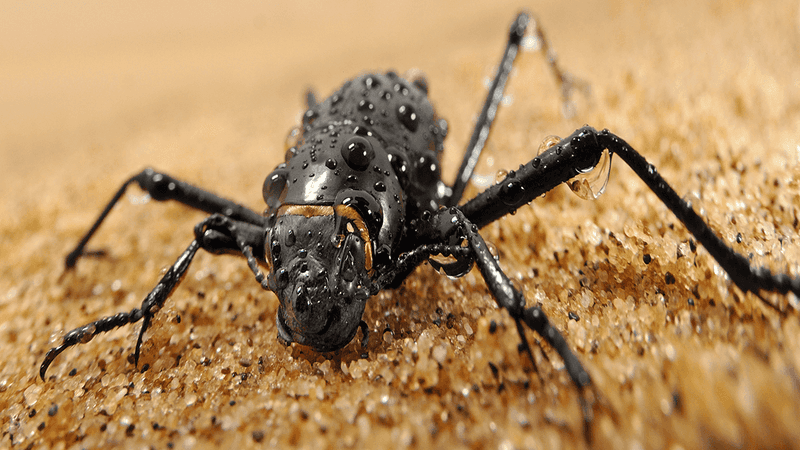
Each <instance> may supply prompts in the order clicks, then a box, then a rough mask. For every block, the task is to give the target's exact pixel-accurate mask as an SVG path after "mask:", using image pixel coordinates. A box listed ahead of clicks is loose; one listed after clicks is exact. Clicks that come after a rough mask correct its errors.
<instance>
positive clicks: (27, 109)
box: [0, 0, 800, 449]
mask: <svg viewBox="0 0 800 450" xmlns="http://www.w3.org/2000/svg"><path fill="white" fill-rule="evenodd" d="M522 8H528V9H529V10H531V11H532V12H534V13H535V14H536V15H537V17H538V18H539V19H540V22H541V23H542V25H543V27H544V29H545V31H546V32H547V33H548V36H549V37H550V41H551V44H552V46H553V48H554V49H555V50H556V51H557V52H558V55H559V57H560V58H561V62H562V64H563V65H564V67H565V68H566V69H567V70H569V71H570V72H571V73H573V74H575V75H576V76H578V77H581V78H582V79H584V80H586V81H587V82H588V83H589V84H590V86H591V89H592V91H591V95H590V96H589V97H578V99H577V102H576V105H575V106H576V110H575V115H574V117H572V118H569V119H567V118H565V117H564V116H563V115H562V114H561V103H560V99H559V93H558V91H557V88H556V84H555V82H554V80H553V77H552V76H551V74H550V73H549V72H548V69H547V65H546V64H545V63H544V59H543V58H542V57H541V55H539V54H537V53H535V52H526V53H525V54H524V55H522V58H521V60H520V62H519V64H518V67H517V69H516V70H515V72H514V75H513V77H512V79H511V82H510V86H509V91H508V99H507V101H506V102H505V104H504V106H503V107H502V108H501V111H500V113H499V115H498V120H497V127H496V128H495V130H494V131H493V135H492V139H491V144H490V146H489V147H488V148H487V150H486V154H485V156H484V161H483V162H482V163H481V164H480V165H479V166H478V169H477V175H478V177H476V181H477V182H478V184H481V183H482V184H483V185H486V184H487V183H492V182H493V181H494V179H495V174H496V173H497V172H498V171H500V170H501V169H513V168H515V167H517V166H518V165H519V164H521V163H524V162H527V161H528V160H530V159H531V158H532V157H533V156H534V155H535V153H536V149H537V148H538V146H539V144H540V143H541V142H542V141H543V140H544V139H545V137H546V136H548V135H560V136H565V135H568V134H570V133H571V132H572V131H573V130H574V129H576V128H577V127H579V126H581V125H583V124H585V123H588V124H591V125H593V126H595V127H597V128H604V127H607V128H609V129H611V130H612V131H614V132H616V133H617V134H619V135H620V136H622V137H623V138H625V139H626V140H627V141H628V142H630V143H631V144H632V145H633V146H634V147H635V148H637V149H638V150H639V151H641V152H642V153H643V154H644V155H645V156H646V157H647V158H648V160H650V162H652V163H653V164H654V165H655V166H656V167H658V168H659V170H660V171H661V173H662V174H663V176H664V177H665V178H666V179H667V180H668V181H669V182H671V183H673V185H674V186H675V188H676V190H677V191H678V192H679V193H680V194H681V195H683V196H686V197H687V198H689V199H690V200H691V201H692V202H693V204H695V206H696V207H697V209H698V210H701V213H702V214H703V216H704V217H705V218H706V219H707V220H708V221H709V222H710V223H711V225H712V226H713V228H714V229H715V230H718V232H719V233H720V235H721V236H722V237H723V238H724V239H725V240H726V241H727V242H730V243H731V244H732V245H733V246H734V248H735V249H737V250H738V251H740V252H742V253H744V254H746V255H751V254H752V261H754V262H756V263H758V264H760V265H767V266H769V267H771V268H772V269H773V270H776V271H782V272H789V273H791V274H793V275H794V276H800V240H799V239H798V230H800V226H799V225H798V220H799V219H800V136H799V135H798V134H799V133H800V131H798V130H800V90H798V85H799V84H800V59H798V56H797V55H798V54H800V6H799V5H798V2H797V1H788V0H775V1H772V2H747V1H745V2H738V3H736V4H733V3H732V2H721V1H675V2H669V3H668V4H666V3H665V4H663V5H662V4H659V3H655V4H653V2H617V1H610V2H598V1H590V2H557V1H545V2H536V3H535V4H527V5H526V4H519V3H511V2H506V1H500V2H485V3H477V2H470V3H468V4H463V3H461V2H445V3H435V4H432V5H428V6H425V7H422V8H421V9H420V7H418V6H416V5H413V4H411V3H404V2H392V3H388V2H387V3H385V4H380V5H379V4H373V5H355V4H354V5H349V6H346V7H336V6H328V5H327V4H320V5H307V4H298V6H286V5H284V6H268V5H260V4H254V3H246V2H241V3H238V2H234V3H232V4H230V3H229V4H226V6H219V7H212V6H200V7H199V6H197V5H196V4H195V3H194V2H172V3H169V4H163V2H136V3H133V4H130V5H125V6H122V7H120V6H110V5H107V4H105V3H104V2H93V3H88V4H84V5H83V6H72V5H66V4H63V5H61V4H56V5H53V4H51V3H50V2H26V3H25V4H24V5H22V4H21V5H19V6H3V7H0V16H3V17H4V18H5V19H6V22H7V23H6V24H4V25H3V26H2V27H0V42H2V43H3V44H2V46H0V49H2V50H0V67H2V70H0V86H2V88H1V89H0V104H1V105H2V108H0V161H2V162H1V163H0V179H2V183H0V235H2V239H0V254H2V255H3V257H2V260H0V316H1V317H0V411H2V415H0V447H14V448H98V447H110V446H114V447H125V448H144V447H148V448H149V447H151V446H152V447H153V448H172V447H174V448H218V447H221V448H234V447H236V448H242V449H244V448H251V447H275V446H277V447H280V448H287V447H299V448H324V447H336V448H341V447H378V448H380V447H391V448H403V447H416V448H429V447H434V446H438V447H448V448H542V449H544V448H559V447H566V448H572V447H575V448H582V447H592V446H594V447H597V448H674V449H678V448H700V447H744V448H752V447H755V446H760V447H771V448H797V447H800V427H798V426H797V418H798V417H800V376H799V375H798V368H800V321H799V320H798V318H800V313H799V312H798V309H799V308H800V307H799V306H798V300H797V298H795V297H793V296H780V295H766V296H765V297H766V299H767V300H769V301H772V302H775V303H776V304H778V305H780V308H781V309H782V310H783V311H784V312H783V313H779V312H776V311H775V310H774V309H772V308H770V307H767V306H766V305H765V304H764V303H763V302H762V300H760V299H759V298H758V297H756V296H753V295H750V294H748V295H745V294H743V293H742V292H741V291H740V290H738V289H737V288H736V287H734V286H733V285H732V284H731V282H730V280H729V279H727V278H726V276H725V274H724V273H723V272H722V271H721V269H720V268H719V266H718V265H716V263H715V262H714V261H713V259H712V258H711V257H710V256H709V254H708V253H707V252H705V250H704V249H702V248H701V247H697V248H694V247H693V245H692V243H693V241H692V238H691V236H690V235H689V233H688V232H687V231H686V230H685V229H684V228H683V227H682V225H681V224H680V223H679V222H677V220H676V219H675V218H674V216H673V215H672V214H671V213H670V212H669V211H668V210H667V209H666V208H665V207H664V206H663V205H662V204H661V203H660V202H659V201H658V200H657V198H656V197H655V196H654V195H653V194H652V193H650V192H649V191H648V190H647V187H646V186H645V185H644V184H643V183H642V182H640V181H639V180H638V179H637V178H636V177H635V175H634V174H633V172H632V171H631V170H630V169H628V168H627V167H625V166H624V164H622V162H621V161H620V160H618V159H615V160H614V161H613V168H612V172H611V177H610V180H609V183H608V187H607V191H606V193H605V194H604V195H603V196H601V197H600V198H599V199H597V200H594V201H585V200H582V199H579V198H578V197H577V196H575V195H573V194H572V193H571V192H570V191H569V190H568V189H567V188H565V187H560V188H558V189H556V190H554V191H553V192H551V193H549V194H547V195H546V196H545V197H544V198H540V199H537V200H536V201H535V202H533V203H532V204H531V205H530V206H526V207H523V208H521V209H520V210H519V211H517V213H516V214H515V215H513V216H509V217H507V218H504V219H502V220H500V221H498V222H497V223H495V224H492V225H490V226H487V227H486V228H485V229H484V230H483V232H482V233H483V235H484V236H485V238H486V239H487V241H489V242H491V243H492V244H493V245H494V246H495V247H496V248H497V252H498V256H499V261H500V264H501V266H502V267H503V268H504V269H505V270H506V271H507V272H508V274H509V275H510V276H511V277H512V278H513V279H515V280H516V282H517V283H518V285H519V286H521V287H522V288H523V290H524V292H525V293H526V296H527V298H528V301H529V304H535V303H541V304H542V307H543V309H544V310H545V312H546V313H547V314H548V315H549V317H550V318H551V319H552V321H553V323H554V324H555V325H556V326H557V327H558V328H559V329H560V330H561V331H562V333H563V334H564V335H565V337H566V339H567V341H568V342H569V344H570V346H571V348H573V349H574V351H575V352H576V354H577V355H578V357H579V358H580V360H581V361H582V362H583V364H584V365H585V366H586V368H587V370H588V371H589V373H590V374H591V376H592V378H593V383H594V386H595V388H596V390H597V392H598V396H597V398H598V401H597V402H596V403H595V406H594V409H593V413H594V419H593V422H592V427H591V428H592V441H591V442H587V441H586V440H585V438H584V435H583V432H582V427H581V412H580V408H579V404H578V392H577V391H576V389H575V388H574V387H573V385H572V384H571V382H570V380H569V378H568V377H567V374H566V372H565V370H564V369H563V364H562V362H561V361H560V360H559V358H558V356H557V355H556V353H555V352H554V351H552V349H550V348H548V347H547V346H543V347H542V349H540V348H539V347H535V354H536V359H537V365H538V367H539V374H538V375H537V374H536V373H535V372H533V370H532V366H531V364H530V362H528V361H526V360H525V358H524V355H521V354H520V353H519V352H518V350H517V345H518V343H519V339H518V337H517V335H516V330H515V328H514V324H513V321H511V320H510V318H509V317H508V315H507V314H506V313H505V312H503V311H500V310H498V309H497V307H496V306H495V303H494V301H493V299H492V298H491V296H490V295H489V293H488V291H487V289H486V287H485V285H484V283H483V281H482V280H481V278H480V275H479V273H478V272H477V271H475V270H473V271H472V272H470V273H469V274H468V275H466V276H465V277H463V278H461V279H458V280H450V279H448V278H447V277H445V276H442V275H440V274H438V273H436V272H435V271H434V270H433V269H432V268H431V267H429V266H424V267H421V268H419V269H418V270H417V271H416V272H414V273H413V274H412V275H411V276H410V277H409V278H408V280H407V281H406V282H405V284H404V285H403V286H402V287H401V288H399V289H397V290H394V291H386V292H382V293H381V294H380V295H378V296H376V297H374V298H373V299H371V300H370V303H369V304H368V306H367V310H366V312H365V315H364V320H365V321H366V322H367V324H368V325H369V328H370V331H371V339H370V342H369V346H368V348H367V351H366V353H367V357H366V358H362V357H361V353H362V349H361V348H360V346H359V345H358V343H357V342H352V343H351V344H350V345H348V346H347V347H345V348H344V349H342V350H341V351H339V352H334V353H329V354H318V353H315V352H313V351H311V350H309V349H304V348H301V347H298V346H292V347H288V348H287V347H284V346H283V345H281V344H280V343H279V342H278V341H277V340H276V329H275V321H274V313H275V310H276V308H277V304H278V302H277V298H276V297H275V296H274V295H273V294H271V293H267V292H264V291H262V290H261V289H260V287H259V286H258V284H257V283H256V282H255V281H254V280H253V277H252V275H251V274H250V273H249V271H248V270H247V267H246V265H245V263H244V261H243V260H242V259H240V258H236V257H233V256H212V255H208V254H200V255H199V256H198V257H197V258H196V260H195V262H194V264H193V266H192V269H191V270H190V272H189V274H188V276H187V278H186V279H185V280H184V282H183V284H182V285H181V286H180V287H179V288H178V289H177V290H176V292H175V293H174V294H173V296H172V297H171V298H170V300H169V301H168V302H167V304H166V305H165V307H164V309H162V310H161V311H160V312H159V313H158V314H157V316H156V317H155V319H154V323H153V326H152V328H151V330H150V331H148V333H147V335H146V342H145V345H144V347H143V355H142V359H141V361H140V364H139V367H138V368H136V367H134V366H133V364H132V363H131V362H130V361H129V355H130V354H131V353H132V351H133V347H134V345H135V342H136V335H137V333H138V325H135V326H129V327H125V328H123V329H120V330H117V331H114V332H111V333H108V334H105V335H101V336H98V337H97V338H95V339H94V340H93V341H92V342H91V343H89V344H86V345H81V346H78V347H75V348H73V349H70V350H68V351H67V352H65V353H64V354H63V355H62V356H61V357H59V358H58V359H57V360H56V361H55V362H54V363H53V365H52V367H51V368H50V371H49V372H48V378H47V380H46V381H44V382H43V381H42V380H40V379H39V378H38V366H39V364H40V363H41V361H42V358H43V356H44V354H45V352H46V351H47V349H48V348H50V347H51V346H52V345H54V344H56V343H57V342H59V340H60V338H61V336H63V333H65V332H66V331H68V330H70V329H72V328H74V327H77V326H79V325H82V324H84V323H86V322H89V321H91V320H94V319H96V318H99V317H101V316H105V315H109V314H113V313H116V312H118V311H124V310H130V309H131V308H133V307H136V306H138V305H139V303H140V302H141V299H142V298H143V297H144V296H145V295H146V294H147V293H148V292H149V290H150V289H151V288H152V287H153V286H154V285H155V283H156V282H157V280H158V279H159V277H160V274H161V273H162V270H163V269H164V268H166V267H167V266H169V265H170V264H171V263H172V262H173V261H174V260H175V258H176V257H177V256H178V255H179V254H180V252H181V251H182V250H183V249H184V248H185V246H186V245H187V244H188V243H189V241H190V240H191V238H192V226H193V225H194V224H195V223H197V222H199V221H200V220H202V218H203V215H202V214H200V213H197V212H193V211H187V210H186V209H185V208H182V207H180V206H179V205H176V204H156V203H155V202H145V200H146V198H144V197H143V196H142V194H141V192H140V191H138V190H136V189H132V190H131V191H130V193H129V194H128V195H127V196H126V197H125V198H124V199H123V201H122V203H121V204H120V205H119V207H118V208H116V209H115V210H114V211H113V213H112V215H111V216H110V217H109V219H108V221H107V223H106V224H104V226H103V228H102V229H101V231H100V232H99V234H98V235H97V237H96V239H95V240H94V241H93V246H94V248H101V249H105V250H107V252H108V254H107V256H106V257H104V258H98V259H91V258H89V259H84V260H81V261H80V262H79V264H78V266H77V268H76V270H74V271H72V272H68V273H65V272H64V269H63V257H64V256H65V255H66V253H67V252H68V251H69V250H70V249H71V248H72V246H74V244H75V243H76V242H77V240H78V239H79V237H80V236H81V234H82V233H83V232H84V231H85V230H86V229H87V228H88V226H89V225H90V224H91V222H92V220H94V218H95V217H96V215H97V214H98V213H99V211H100V209H101V208H102V206H103V205H104V204H105V202H106V201H107V200H108V199H109V198H110V197H111V195H112V194H113V192H114V191H115V190H116V189H117V188H118V186H119V185H120V184H121V183H122V182H123V181H124V180H125V179H127V177H129V176H131V175H132V174H134V173H135V172H137V171H138V170H141V169H142V168H143V167H146V166H153V167H157V168H159V169H161V170H163V171H165V172H168V173H171V174H173V175H175V176H178V177H180V178H182V179H185V180H187V181H191V182H193V183H196V184H199V185H202V186H206V187H208V188H209V189H211V190H214V191H216V192H218V193H220V194H223V195H226V196H229V197H231V198H234V199H237V200H238V201H240V202H242V203H244V204H246V205H248V206H250V207H252V208H253V209H255V210H261V209H262V208H263V206H262V200H261V185H262V183H263V179H264V177H265V176H266V174H268V173H269V172H270V171H271V170H272V168H273V167H274V166H275V165H276V164H278V163H279V162H280V161H281V160H282V157H283V153H284V141H285V137H286V134H287V132H288V131H289V130H290V129H291V127H292V126H293V125H294V124H296V123H297V122H298V119H299V116H300V114H301V113H302V111H303V94H304V92H305V90H306V89H308V88H311V87H313V88H314V89H316V90H317V92H318V93H319V94H320V95H321V96H327V95H329V94H330V93H331V92H332V91H333V90H334V89H336V88H337V87H338V85H340V84H341V83H342V82H343V81H345V80H346V79H348V78H350V77H353V76H355V75H357V74H360V73H363V72H364V71H367V70H388V69H395V70H397V71H398V72H400V73H404V72H406V71H407V70H410V69H417V70H421V71H422V72H424V73H425V74H426V76H427V78H428V81H429V85H430V95H431V98H432V99H433V102H434V104H435V106H436V107H437V110H438V111H439V114H440V115H441V116H443V117H445V118H446V119H447V120H448V121H449V124H450V135H449V136H448V139H447V141H446V147H447V150H446V157H445V160H444V173H445V174H446V175H445V178H446V179H447V180H452V178H453V176H454V173H455V170H456V168H457V165H458V162H459V157H460V154H461V151H462V150H461V149H463V148H464V146H465V143H466V141H467V139H468V136H469V133H470V126H471V124H472V123H473V121H474V118H475V117H476V115H477V112H478V110H479V107H480V103H481V101H482V98H483V96H484V95H485V82H486V80H487V79H488V77H489V76H491V74H492V72H493V67H494V65H495V64H496V63H497V60H498V59H499V56H500V50H501V48H502V46H503V43H504V39H505V34H506V30H507V27H508V25H509V23H510V21H511V19H512V18H513V16H514V14H515V13H516V12H517V11H518V10H519V9H522ZM9 18H10V20H9ZM478 189H479V188H478V187H475V186H472V187H471V188H470V189H469V190H468V191H467V194H466V195H467V196H472V195H475V193H477V192H478ZM645 260H649V263H646V262H645ZM570 314H572V316H574V317H575V318H576V319H570V317H571V316H570ZM492 323H494V324H495V325H496V329H495V327H493V326H492ZM493 329H494V332H492V330H493ZM529 337H530V338H533V334H532V333H529ZM145 365H146V367H147V370H145V371H143V370H142V369H143V367H144V366H145Z"/></svg>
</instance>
